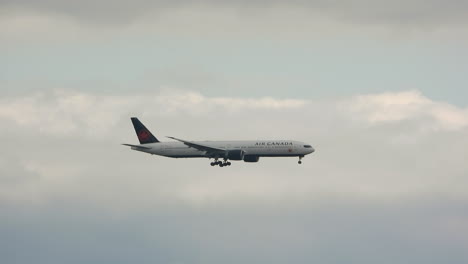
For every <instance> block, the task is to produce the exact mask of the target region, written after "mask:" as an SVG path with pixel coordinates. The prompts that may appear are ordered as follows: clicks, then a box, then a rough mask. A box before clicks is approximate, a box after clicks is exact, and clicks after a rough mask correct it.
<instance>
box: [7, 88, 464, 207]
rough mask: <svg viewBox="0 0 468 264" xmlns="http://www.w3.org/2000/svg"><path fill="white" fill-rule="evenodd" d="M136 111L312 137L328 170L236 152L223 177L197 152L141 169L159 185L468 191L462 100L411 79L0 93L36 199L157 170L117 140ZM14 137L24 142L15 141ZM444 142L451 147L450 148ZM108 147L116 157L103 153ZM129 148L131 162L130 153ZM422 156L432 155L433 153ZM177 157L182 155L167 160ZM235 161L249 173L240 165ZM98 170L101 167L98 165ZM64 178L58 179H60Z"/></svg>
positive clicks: (228, 189) (196, 132)
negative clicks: (351, 90)
mask: <svg viewBox="0 0 468 264" xmlns="http://www.w3.org/2000/svg"><path fill="white" fill-rule="evenodd" d="M131 116H139V117H140V118H141V119H142V120H143V122H144V123H145V124H147V126H148V127H149V128H150V129H151V130H153V132H154V133H155V134H156V135H157V136H158V137H159V138H160V139H162V135H170V136H178V137H181V138H186V139H191V140H206V139H209V140H216V139H218V140H222V139H259V138H270V139H279V138H291V139H298V140H303V141H306V142H309V143H311V144H312V145H314V146H315V147H316V149H317V153H315V154H313V155H312V156H310V158H309V157H308V158H307V160H310V161H309V162H310V163H309V162H306V164H307V163H309V164H308V165H305V166H311V167H310V169H311V170H312V171H314V173H313V174H317V175H327V177H319V178H318V179H314V178H311V177H310V175H309V173H308V172H307V171H304V170H302V169H301V167H297V165H296V162H291V161H290V160H289V161H288V160H287V159H286V160H285V161H282V162H275V161H272V160H271V159H266V158H265V159H262V160H261V163H259V164H261V165H258V164H254V165H251V166H249V164H235V166H238V168H237V169H236V170H225V171H223V173H224V174H225V175H226V176H227V178H225V177H221V178H220V177H218V176H217V175H216V173H214V172H213V171H212V170H211V169H212V168H211V167H206V166H205V165H206V164H205V163H206V162H203V161H200V160H187V161H179V160H172V159H162V158H158V159H157V160H158V161H157V162H156V164H160V166H161V167H160V166H157V167H158V168H157V170H158V171H159V173H161V175H160V176H158V177H156V178H149V179H146V177H145V180H149V181H150V182H154V184H156V185H157V186H159V187H158V193H159V194H160V195H162V196H163V197H166V196H168V197H172V198H175V197H177V199H182V200H185V201H190V202H193V203H195V204H198V203H201V204H204V203H205V202H207V201H210V200H214V201H225V200H226V201H230V200H237V199H244V198H245V199H281V197H291V198H293V199H308V198H307V197H309V195H310V194H311V193H314V194H316V195H330V194H333V193H335V194H338V193H350V194H353V195H358V196H364V197H381V198H385V197H400V196H401V197H406V196H407V195H417V196H420V195H422V196H424V195H429V194H433V193H439V194H440V193H443V194H445V195H448V196H456V197H465V196H466V190H465V188H464V187H463V186H464V185H463V184H460V183H459V182H457V181H458V180H461V181H462V182H463V183H466V180H464V179H463V177H462V176H463V175H464V174H466V172H467V171H468V168H467V167H466V166H465V165H466V164H465V162H464V161H463V157H464V156H466V148H465V147H466V146H464V145H463V143H462V142H464V141H463V140H462V139H463V138H464V137H465V136H466V133H467V123H468V122H467V120H468V112H467V110H466V109H463V108H459V107H456V106H453V105H450V104H447V103H442V102H437V101H432V100H430V99H429V98H426V97H424V96H423V95H422V94H421V93H419V92H416V91H408V92H401V93H383V94H373V95H361V96H354V97H349V98H347V99H343V100H332V101H308V100H297V99H275V98H269V97H266V98H229V97H207V96H204V95H202V94H199V93H196V92H191V91H183V90H180V91H177V92H174V91H173V92H162V93H158V94H145V95H133V96H127V95H126V96H123V95H94V94H87V93H77V92H64V91H58V92H51V93H36V94H33V95H29V96H23V97H22V96H11V97H5V98H2V99H1V100H0V121H1V123H2V126H4V129H3V133H2V138H3V141H4V142H11V143H8V144H7V145H8V146H7V147H8V148H11V149H14V151H13V153H12V155H13V157H15V158H17V159H20V160H21V162H20V164H23V166H24V169H25V170H29V171H34V173H37V174H38V175H40V176H41V177H40V178H41V179H42V181H43V183H42V184H41V186H44V189H41V191H40V192H39V194H38V197H41V198H40V199H47V195H46V196H41V193H43V194H47V193H48V191H50V190H55V191H59V193H62V192H68V193H75V192H77V191H79V190H77V189H75V187H74V186H75V185H79V184H77V183H74V182H75V181H84V183H83V184H85V185H89V186H87V187H86V188H87V189H89V190H93V189H94V188H95V183H94V181H99V182H101V183H100V184H99V185H98V186H101V184H104V182H107V181H113V184H115V185H118V186H120V187H118V188H117V187H113V188H110V187H109V189H108V190H107V191H99V190H98V189H99V188H101V187H99V188H98V189H95V190H93V191H91V193H93V194H94V195H97V196H96V197H95V198H96V199H98V200H99V199H104V200H106V199H108V198H109V197H111V196H113V193H114V192H115V189H114V188H117V189H119V188H126V187H128V186H129V185H128V184H129V183H128V181H129V179H127V173H130V174H131V172H132V171H133V170H134V168H133V167H134V166H133V165H131V164H132V163H135V166H136V167H139V170H140V175H152V174H153V171H154V169H155V168H153V167H152V166H148V164H147V162H151V164H153V163H154V161H152V159H153V157H150V156H147V155H143V154H141V153H134V152H131V151H130V150H128V149H126V148H123V147H121V146H119V144H120V143H123V142H126V143H133V142H134V141H135V136H134V134H133V130H132V128H131V126H130V123H129V121H128V118H129V117H131ZM155 121H156V122H155ZM160 133H164V134H160ZM17 137H20V138H21V139H22V140H21V141H20V142H19V143H18V144H20V146H23V147H20V148H18V147H16V144H15V141H16V140H15V139H16V138H17ZM26 146H34V148H33V149H32V150H29V151H28V154H23V152H22V151H20V149H22V148H24V147H26ZM27 148H28V149H29V147H27ZM448 152H450V153H452V157H451V158H446V154H445V153H448ZM109 155H110V157H113V158H107V156H109ZM20 157H21V158H20ZM415 157H416V159H415ZM128 158H131V163H129V164H127V162H125V160H126V159H128ZM51 160H54V162H51ZM426 161H433V162H432V163H431V164H430V165H428V164H427V162H426ZM116 162H118V163H119V164H124V163H125V164H126V165H125V166H123V167H121V168H120V170H119V171H114V172H113V175H112V176H109V175H107V172H106V171H107V169H103V168H109V167H111V168H112V167H113V164H115V163H116ZM161 162H163V163H161ZM180 162H183V164H187V167H185V166H184V167H180V168H178V169H176V170H173V166H178V164H181V163H180ZM60 164H66V165H64V166H62V165H60ZM85 164H86V165H85ZM336 164H340V166H336ZM193 166H194V167H195V168H197V169H200V170H202V171H204V170H209V171H207V172H206V175H204V176H203V177H201V178H190V179H185V178H184V179H182V178H180V177H183V176H181V175H189V174H190V169H189V168H190V167H193ZM240 172H242V174H245V175H250V177H240V178H239V177H237V176H236V175H238V173H240ZM213 173H214V174H213ZM290 173H293V174H296V173H297V175H296V176H295V177H296V178H295V179H296V181H290V179H289V178H288V177H286V178H285V177H284V175H288V174H290ZM96 174H98V175H102V176H100V177H95V176H93V175H96ZM163 175H171V176H170V177H171V180H170V181H167V182H164V183H163V184H161V182H160V181H164V179H165V176H163ZM176 175H177V176H176ZM88 181H89V182H88ZM265 181H268V182H269V184H268V185H265V184H264V182H265ZM227 182H228V183H229V184H226V183H227ZM422 183H424V184H422ZM130 185H134V186H133V188H135V189H140V188H143V190H144V191H141V193H139V194H137V195H136V196H135V197H132V199H136V200H137V201H140V202H141V203H143V204H145V203H147V202H146V201H147V199H148V195H151V193H152V192H151V191H150V189H147V188H148V186H151V184H149V185H148V186H140V185H139V184H137V183H134V182H133V181H132V183H131V184H130ZM60 186H62V187H63V188H65V190H63V189H60V190H58V189H57V188H60ZM105 188H107V187H105ZM169 190H176V191H172V192H171V191H169ZM55 191H54V192H55ZM19 193H21V192H19ZM106 197H107V198H106ZM249 197H250V198H249Z"/></svg>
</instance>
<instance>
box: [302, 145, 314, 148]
mask: <svg viewBox="0 0 468 264" xmlns="http://www.w3.org/2000/svg"><path fill="white" fill-rule="evenodd" d="M304 148H312V146H311V145H304Z"/></svg>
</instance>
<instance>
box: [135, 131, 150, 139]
mask: <svg viewBox="0 0 468 264" xmlns="http://www.w3.org/2000/svg"><path fill="white" fill-rule="evenodd" d="M138 138H139V139H141V140H148V139H149V138H150V134H149V133H148V131H145V130H142V131H140V132H139V133H138Z"/></svg>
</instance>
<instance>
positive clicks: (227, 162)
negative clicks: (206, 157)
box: [210, 159, 231, 167]
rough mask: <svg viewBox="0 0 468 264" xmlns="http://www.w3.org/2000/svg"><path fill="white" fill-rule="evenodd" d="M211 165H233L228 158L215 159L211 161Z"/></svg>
mask: <svg viewBox="0 0 468 264" xmlns="http://www.w3.org/2000/svg"><path fill="white" fill-rule="evenodd" d="M210 165H211V166H216V165H218V166H220V167H227V166H231V162H229V161H227V160H224V162H223V161H218V159H215V161H213V162H211V163H210Z"/></svg>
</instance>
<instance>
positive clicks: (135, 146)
mask: <svg viewBox="0 0 468 264" xmlns="http://www.w3.org/2000/svg"><path fill="white" fill-rule="evenodd" d="M122 145H124V146H128V147H132V148H137V149H151V148H150V147H145V146H141V145H132V144H122Z"/></svg>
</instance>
